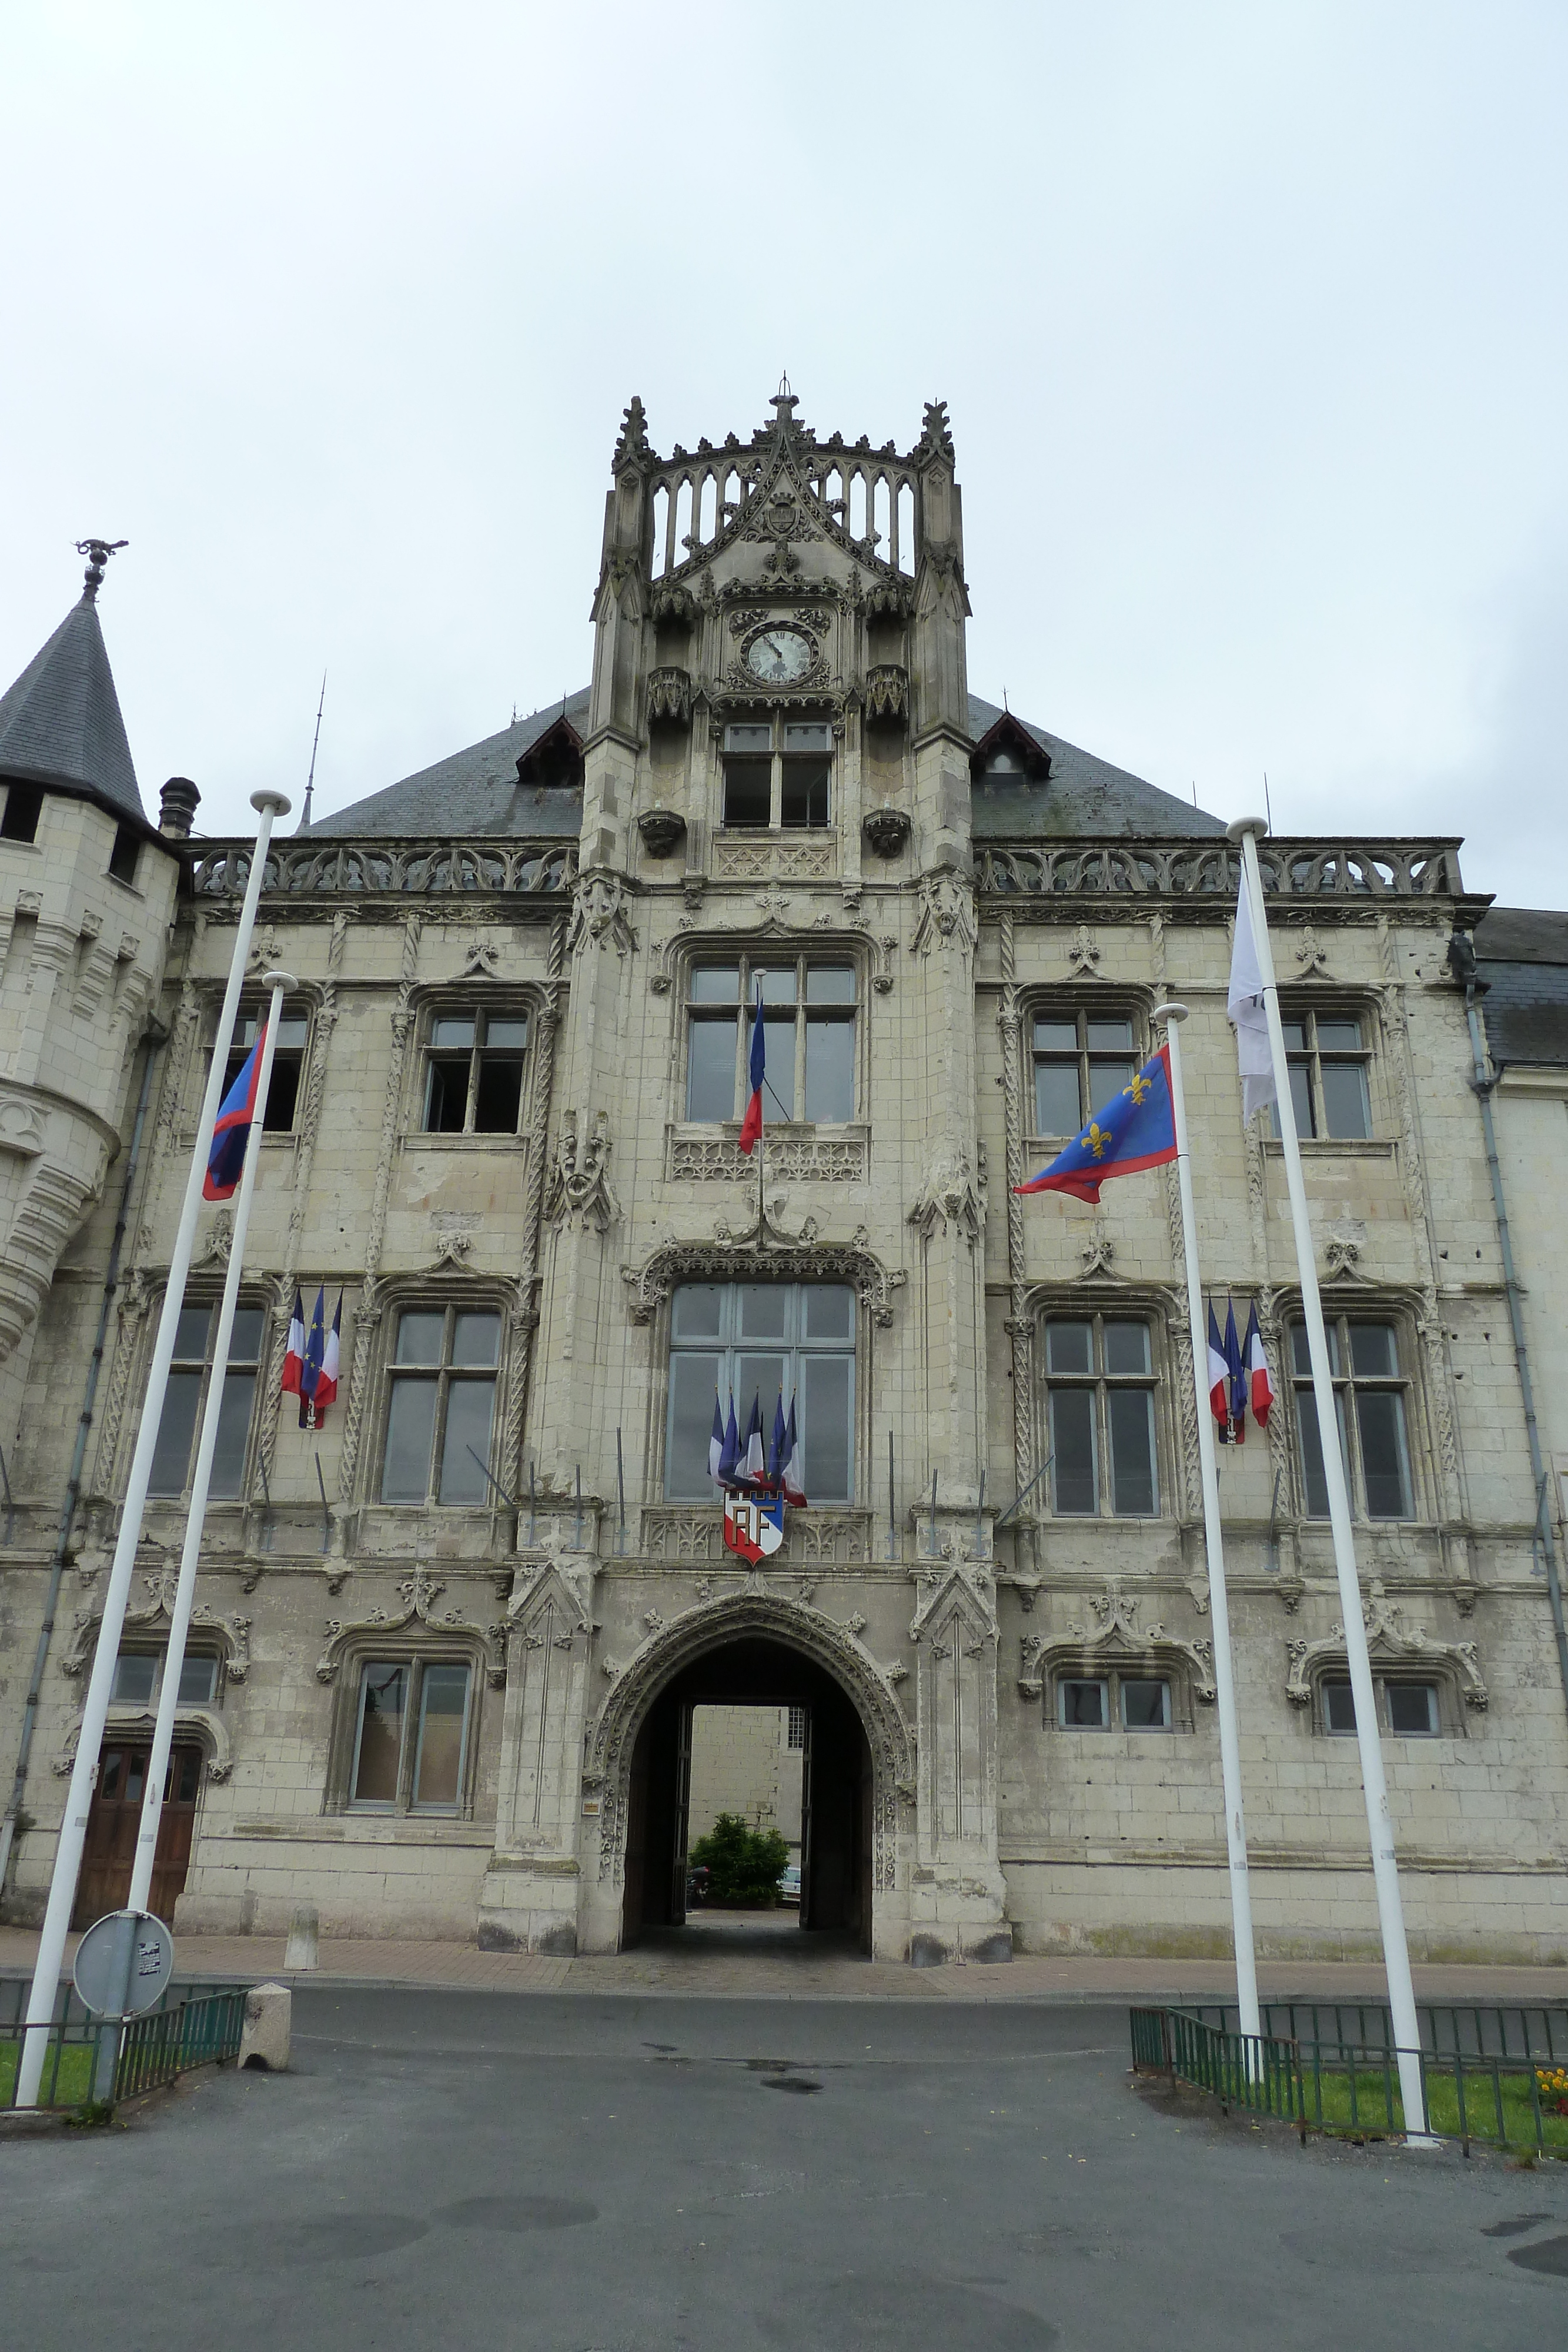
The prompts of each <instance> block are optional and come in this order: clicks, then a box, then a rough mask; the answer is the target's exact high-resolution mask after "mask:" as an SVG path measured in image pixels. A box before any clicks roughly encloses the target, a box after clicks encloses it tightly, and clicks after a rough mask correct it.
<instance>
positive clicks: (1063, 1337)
mask: <svg viewBox="0 0 1568 2352" xmlns="http://www.w3.org/2000/svg"><path fill="white" fill-rule="evenodd" d="M1045 1350H1046V1355H1045V1360H1046V1364H1047V1368H1048V1369H1049V1370H1051V1371H1053V1372H1092V1370H1094V1326H1093V1325H1092V1323H1059V1322H1051V1323H1048V1324H1047V1325H1046V1327H1045Z"/></svg>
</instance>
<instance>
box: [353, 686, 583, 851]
mask: <svg viewBox="0 0 1568 2352" xmlns="http://www.w3.org/2000/svg"><path fill="white" fill-rule="evenodd" d="M588 699H589V689H588V688H587V687H586V686H585V687H583V688H580V690H579V691H578V692H577V693H576V694H569V695H568V696H567V698H566V702H565V706H564V707H565V710H566V715H567V717H568V719H570V720H571V721H572V723H573V724H574V725H575V726H576V728H577V729H578V731H579V732H581V730H582V729H583V726H584V724H585V723H586V721H587V718H588ZM561 709H562V705H561V704H560V703H559V702H552V703H551V704H550V705H549V708H548V709H544V710H535V711H533V712H531V713H530V714H529V716H528V718H527V719H518V720H517V724H516V725H515V726H512V727H503V728H502V730H501V731H500V733H499V734H498V735H486V738H485V740H484V741H483V742H482V743H470V745H469V746H468V749H467V750H466V751H454V752H453V754H452V756H451V757H450V759H446V760H437V761H436V762H435V764H434V767H430V768H421V769H420V770H419V772H417V774H415V775H412V776H405V777H404V778H403V780H402V782H401V783H399V784H389V785H388V786H387V788H386V790H385V792H382V793H371V796H370V798H369V799H368V800H362V801H356V802H355V803H353V805H352V807H351V808H346V809H340V810H339V811H338V813H337V814H336V815H335V816H324V817H321V818H319V820H318V821H317V823H316V824H313V825H312V826H311V827H310V839H311V840H312V841H314V840H316V839H317V837H318V836H319V835H329V834H354V835H361V836H362V835H382V836H388V835H430V834H434V835H437V836H440V835H447V836H449V837H451V838H454V839H457V840H465V839H470V838H488V839H492V840H494V839H497V838H498V837H501V836H504V835H507V834H519V835H534V834H544V835H556V834H559V835H566V836H568V837H570V838H572V839H575V838H576V836H577V835H578V834H579V833H580V831H581V830H582V793H581V792H580V790H575V789H561V788H559V787H552V788H551V789H549V790H548V791H544V792H541V791H539V790H538V788H537V787H536V786H534V785H532V784H528V785H520V784H519V783H518V782H517V761H519V760H520V759H521V758H522V756H523V754H524V752H525V751H530V750H531V749H532V747H533V746H534V744H535V743H537V742H538V739H539V737H540V736H541V735H543V734H546V733H548V731H549V729H550V728H552V727H553V726H554V725H555V723H556V720H557V719H559V717H560V715H561Z"/></svg>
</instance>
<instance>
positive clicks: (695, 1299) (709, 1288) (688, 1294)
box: [674, 1282, 724, 1339]
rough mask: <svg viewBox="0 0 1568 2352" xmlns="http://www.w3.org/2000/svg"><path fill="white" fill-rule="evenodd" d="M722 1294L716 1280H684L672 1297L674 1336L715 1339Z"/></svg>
mask: <svg viewBox="0 0 1568 2352" xmlns="http://www.w3.org/2000/svg"><path fill="white" fill-rule="evenodd" d="M723 1298H724V1293H723V1291H722V1290H721V1289H720V1288H719V1286H718V1285H717V1283H716V1282H687V1283H683V1284H682V1286H681V1287H680V1289H679V1290H677V1291H676V1293H675V1297H674V1336H675V1338H676V1339H717V1338H718V1332H719V1310H720V1307H721V1304H722V1302H723Z"/></svg>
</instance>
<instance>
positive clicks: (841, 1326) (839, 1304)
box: [800, 1282, 855, 1339]
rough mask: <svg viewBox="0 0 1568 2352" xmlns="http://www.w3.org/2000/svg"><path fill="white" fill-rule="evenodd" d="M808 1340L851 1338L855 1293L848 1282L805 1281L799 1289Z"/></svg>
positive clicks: (853, 1323)
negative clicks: (801, 1289) (806, 1282)
mask: <svg viewBox="0 0 1568 2352" xmlns="http://www.w3.org/2000/svg"><path fill="white" fill-rule="evenodd" d="M800 1295H801V1297H802V1299H803V1301H804V1303H805V1308H806V1337H807V1339H853V1338H854V1332H855V1295H854V1292H853V1291H852V1290H851V1289H850V1287H849V1286H848V1285H847V1284H841V1283H836V1282H832V1283H829V1282H822V1283H816V1282H813V1283H808V1284H807V1286H806V1287H805V1289H804V1290H803V1291H802V1292H801V1294H800Z"/></svg>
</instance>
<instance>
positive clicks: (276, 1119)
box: [261, 1054, 299, 1135]
mask: <svg viewBox="0 0 1568 2352" xmlns="http://www.w3.org/2000/svg"><path fill="white" fill-rule="evenodd" d="M298 1096H299V1056H298V1054H278V1055H276V1056H275V1058H274V1060H273V1065H272V1076H271V1077H270V1078H269V1079H268V1081H267V1101H266V1103H265V1105H264V1106H263V1108H262V1114H261V1131H262V1133H263V1134H264V1135H287V1134H288V1133H289V1132H290V1131H291V1129H293V1126H294V1106H295V1103H296V1102H297V1101H298Z"/></svg>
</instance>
